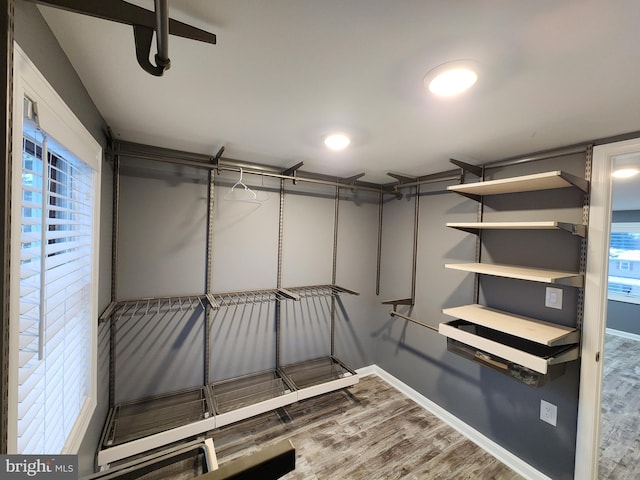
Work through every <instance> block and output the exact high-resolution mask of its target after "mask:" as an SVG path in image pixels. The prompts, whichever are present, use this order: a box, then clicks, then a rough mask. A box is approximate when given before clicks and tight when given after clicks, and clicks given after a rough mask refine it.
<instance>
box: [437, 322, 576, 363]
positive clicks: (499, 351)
mask: <svg viewBox="0 0 640 480" xmlns="http://www.w3.org/2000/svg"><path fill="white" fill-rule="evenodd" d="M438 331H439V332H440V333H441V334H442V335H445V336H446V337H449V338H453V339H454V340H458V341H459V342H462V343H464V344H466V345H470V346H472V347H474V348H478V349H480V350H482V351H485V352H488V353H491V354H493V355H496V356H498V357H500V358H504V359H505V360H508V361H510V362H513V363H517V364H518V365H522V366H524V367H527V368H529V369H531V370H534V371H536V372H538V373H542V374H546V373H547V372H548V368H549V365H555V364H558V363H563V362H569V361H571V360H575V359H577V358H578V357H579V347H578V346H577V345H576V346H575V347H574V348H571V349H569V350H567V351H564V352H561V353H560V354H559V355H558V356H557V357H550V358H543V357H538V356H536V355H532V354H530V353H527V352H524V351H522V350H518V349H517V348H514V347H511V346H509V345H505V344H502V343H499V342H496V341H494V340H490V339H488V338H484V337H480V336H478V335H475V334H473V333H470V332H465V331H464V330H461V329H459V328H456V327H455V326H451V325H448V324H447V323H446V322H445V323H441V324H440V327H439V329H438Z"/></svg>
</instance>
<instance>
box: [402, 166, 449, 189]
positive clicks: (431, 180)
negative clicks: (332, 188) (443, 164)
mask: <svg viewBox="0 0 640 480" xmlns="http://www.w3.org/2000/svg"><path fill="white" fill-rule="evenodd" d="M443 173H444V174H447V175H446V176H443V174H438V173H437V174H434V175H435V176H431V175H429V177H428V178H424V179H423V180H416V181H414V182H407V183H398V184H395V185H393V186H392V187H393V191H394V192H396V191H398V190H400V189H401V188H408V187H418V186H420V185H427V184H429V183H439V182H450V181H452V180H456V181H459V180H460V173H459V172H458V171H457V170H455V171H454V170H448V171H446V172H443Z"/></svg>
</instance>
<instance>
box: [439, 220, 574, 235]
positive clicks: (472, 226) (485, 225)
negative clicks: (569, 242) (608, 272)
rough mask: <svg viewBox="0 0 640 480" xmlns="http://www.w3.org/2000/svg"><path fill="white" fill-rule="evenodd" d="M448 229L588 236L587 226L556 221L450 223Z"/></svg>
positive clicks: (473, 231) (474, 231) (475, 231)
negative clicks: (532, 231) (547, 231)
mask: <svg viewBox="0 0 640 480" xmlns="http://www.w3.org/2000/svg"><path fill="white" fill-rule="evenodd" d="M447 227H451V228H457V229H458V230H464V231H466V232H472V233H477V232H478V230H565V231H567V232H569V233H572V234H574V235H578V236H580V237H584V236H585V234H586V226H585V225H582V224H575V223H566V222H557V221H555V220H548V221H538V222H449V223H447Z"/></svg>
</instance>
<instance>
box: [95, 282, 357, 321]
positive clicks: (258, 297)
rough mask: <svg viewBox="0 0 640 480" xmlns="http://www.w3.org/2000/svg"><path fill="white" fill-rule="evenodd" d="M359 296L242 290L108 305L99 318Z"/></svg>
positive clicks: (338, 290)
mask: <svg viewBox="0 0 640 480" xmlns="http://www.w3.org/2000/svg"><path fill="white" fill-rule="evenodd" d="M343 294H346V295H359V293H358V292H354V291H353V290H349V289H347V288H344V287H340V286H338V285H310V286H303V287H293V288H273V289H265V290H243V291H240V292H222V293H207V294H203V295H184V296H174V297H154V298H141V299H138V300H123V301H120V302H111V303H110V304H109V306H108V307H107V308H106V309H105V310H104V312H103V313H102V315H100V317H99V322H104V321H105V320H108V319H109V318H111V317H112V316H113V317H115V319H116V321H119V320H121V319H133V318H136V317H138V316H143V315H159V314H163V313H175V312H187V311H191V310H194V309H198V308H200V309H203V310H204V309H206V308H207V307H211V308H213V309H219V308H222V307H233V306H236V305H247V304H257V303H269V302H274V301H286V300H294V301H299V300H301V299H302V298H310V297H330V296H337V295H343Z"/></svg>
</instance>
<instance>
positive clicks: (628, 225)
mask: <svg viewBox="0 0 640 480" xmlns="http://www.w3.org/2000/svg"><path fill="white" fill-rule="evenodd" d="M619 232H625V233H626V232H629V233H637V234H640V221H638V222H612V223H611V232H610V234H609V251H611V243H610V242H611V234H612V233H619ZM610 255H611V253H609V261H611V260H612V259H611V256H610ZM616 261H617V265H618V267H619V268H618V270H620V271H632V270H633V267H632V265H631V261H630V260H616ZM623 263H626V264H627V265H628V266H629V268H628V269H626V270H625V269H623V268H621V265H622V264H623ZM611 278H612V275H611V272H609V274H608V276H607V298H608V299H609V300H613V301H615V302H624V303H634V304H640V296H639V297H635V296H627V295H624V294H623V293H618V292H611V291H609V289H608V285H609V283H610V282H611ZM614 278H616V277H614ZM614 283H616V282H614Z"/></svg>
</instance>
